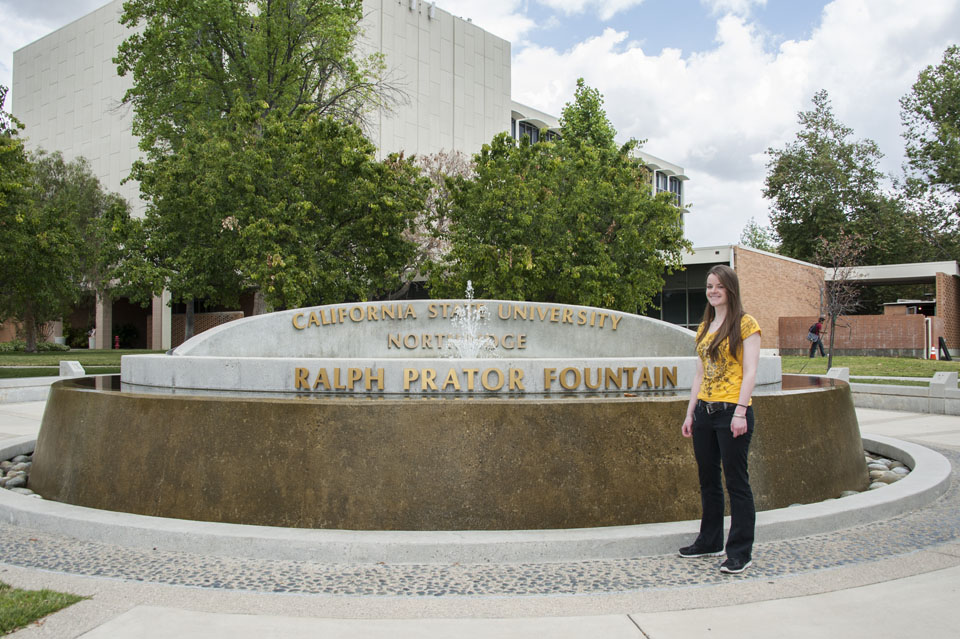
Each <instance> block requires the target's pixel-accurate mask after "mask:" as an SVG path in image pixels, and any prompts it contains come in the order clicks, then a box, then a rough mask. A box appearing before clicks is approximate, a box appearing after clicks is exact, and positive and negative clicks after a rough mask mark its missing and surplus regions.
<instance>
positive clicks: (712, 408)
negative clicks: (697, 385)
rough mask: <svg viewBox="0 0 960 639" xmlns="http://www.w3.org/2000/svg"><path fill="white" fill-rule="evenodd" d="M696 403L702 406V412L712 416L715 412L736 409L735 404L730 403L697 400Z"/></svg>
mask: <svg viewBox="0 0 960 639" xmlns="http://www.w3.org/2000/svg"><path fill="white" fill-rule="evenodd" d="M697 402H699V404H700V405H701V406H703V410H705V411H707V415H713V414H714V413H716V412H717V411H721V410H727V409H728V408H730V409H735V408H736V407H737V404H736V403H731V402H705V401H703V400H702V399H698V400H697Z"/></svg>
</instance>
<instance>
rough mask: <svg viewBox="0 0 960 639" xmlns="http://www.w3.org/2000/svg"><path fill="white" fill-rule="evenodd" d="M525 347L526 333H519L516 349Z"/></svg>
mask: <svg viewBox="0 0 960 639" xmlns="http://www.w3.org/2000/svg"><path fill="white" fill-rule="evenodd" d="M526 347H527V335H526V333H521V334H520V337H518V338H517V348H520V349H523V348H526Z"/></svg>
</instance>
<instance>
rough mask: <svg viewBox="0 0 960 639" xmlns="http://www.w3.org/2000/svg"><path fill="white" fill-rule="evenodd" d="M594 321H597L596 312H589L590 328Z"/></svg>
mask: <svg viewBox="0 0 960 639" xmlns="http://www.w3.org/2000/svg"><path fill="white" fill-rule="evenodd" d="M596 319H597V312H596V311H590V326H593V323H594V322H595V321H596Z"/></svg>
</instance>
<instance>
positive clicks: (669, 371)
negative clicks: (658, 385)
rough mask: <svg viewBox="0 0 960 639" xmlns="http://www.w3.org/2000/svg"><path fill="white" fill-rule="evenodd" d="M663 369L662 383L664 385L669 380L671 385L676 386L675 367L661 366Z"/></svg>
mask: <svg viewBox="0 0 960 639" xmlns="http://www.w3.org/2000/svg"><path fill="white" fill-rule="evenodd" d="M662 371H663V385H664V386H666V385H667V382H670V385H671V386H674V387H676V385H677V367H676V366H674V367H673V368H667V367H666V366H664V367H662Z"/></svg>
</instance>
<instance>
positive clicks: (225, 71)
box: [115, 0, 425, 308]
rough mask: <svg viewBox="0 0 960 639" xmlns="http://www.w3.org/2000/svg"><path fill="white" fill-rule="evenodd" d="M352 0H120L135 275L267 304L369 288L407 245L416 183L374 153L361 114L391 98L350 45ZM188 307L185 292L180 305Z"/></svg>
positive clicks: (401, 267) (178, 291)
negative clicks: (139, 204) (251, 294)
mask: <svg viewBox="0 0 960 639" xmlns="http://www.w3.org/2000/svg"><path fill="white" fill-rule="evenodd" d="M361 18H362V2H361V1H360V0H256V1H253V2H248V1H246V0H206V1H204V2H185V1H184V0H128V1H127V2H126V3H125V4H124V14H123V17H122V21H123V23H124V24H125V25H127V26H128V27H131V28H135V29H139V30H138V31H137V32H136V33H134V34H133V35H131V36H130V37H129V38H128V39H127V40H126V41H125V42H124V43H123V44H122V45H121V47H120V50H119V53H118V56H117V58H115V62H116V63H117V65H118V71H119V73H120V74H121V75H125V74H127V73H130V74H132V75H133V86H132V88H131V89H130V90H129V91H128V92H127V94H126V96H125V102H126V103H128V104H131V105H132V106H133V108H134V132H135V133H136V134H137V135H139V136H140V146H141V149H142V150H143V151H144V152H145V157H144V159H143V160H142V161H141V162H138V163H136V164H135V166H134V171H133V173H132V176H133V177H134V178H136V179H138V180H139V181H140V184H141V193H142V194H143V196H144V197H145V199H147V200H148V206H147V213H146V219H145V221H144V225H143V230H142V233H141V234H140V235H139V238H140V240H141V243H140V244H139V250H138V251H137V255H138V256H139V257H138V258H137V259H132V260H129V261H128V263H127V265H126V267H127V268H126V271H125V273H126V280H127V281H128V282H130V283H131V284H132V285H133V286H134V288H136V287H137V286H139V287H140V288H141V289H142V290H144V291H148V292H153V293H156V292H159V290H160V289H162V288H164V287H167V288H169V289H170V290H171V293H172V297H173V300H174V301H185V302H189V301H191V300H193V299H195V298H206V299H207V300H208V301H210V302H214V303H220V304H225V305H235V304H236V303H237V300H238V297H239V294H240V292H241V291H242V290H243V289H245V288H248V287H252V288H254V289H255V290H256V291H257V293H258V299H260V300H262V301H263V302H264V305H265V307H272V308H288V307H292V306H297V305H301V304H305V303H321V302H323V303H333V302H340V301H347V300H361V299H369V298H371V297H374V296H379V295H383V294H385V293H386V292H388V291H390V290H391V289H392V288H395V287H396V286H397V285H398V284H399V281H400V278H401V275H402V274H403V273H404V272H405V269H408V268H409V267H410V266H411V264H412V263H413V262H414V261H415V260H414V257H413V256H414V249H413V244H412V243H411V241H409V239H407V238H405V237H404V235H403V234H404V232H405V231H406V230H407V229H408V228H409V225H410V220H411V219H412V218H413V217H414V216H415V215H416V213H417V211H419V210H420V209H422V206H423V196H424V191H425V185H424V183H423V182H422V181H421V180H420V178H419V176H418V174H417V172H416V170H415V169H414V168H413V167H412V165H411V163H410V162H409V161H408V160H405V159H402V158H389V159H387V160H385V161H383V162H378V161H377V160H376V158H375V149H374V148H373V147H372V145H371V144H370V143H369V142H368V141H367V140H366V139H365V138H364V137H363V134H362V131H361V128H360V126H361V125H363V123H364V121H365V120H364V118H365V114H367V113H368V112H370V110H372V109H376V108H380V107H384V106H387V105H388V104H389V103H390V102H391V100H392V99H394V98H396V94H395V92H393V91H392V90H391V89H390V87H389V86H387V85H386V83H385V82H384V81H383V79H382V77H381V76H382V68H383V65H382V60H381V58H380V56H379V55H371V56H367V57H364V56H362V55H361V54H360V53H359V52H358V51H357V48H356V41H357V35H358V34H359V30H360V20H361ZM188 306H192V304H191V305H188Z"/></svg>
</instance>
